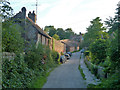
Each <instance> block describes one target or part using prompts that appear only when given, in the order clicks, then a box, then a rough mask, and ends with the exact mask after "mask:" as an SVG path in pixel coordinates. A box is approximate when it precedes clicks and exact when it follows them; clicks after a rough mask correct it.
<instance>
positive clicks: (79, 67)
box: [78, 64, 86, 80]
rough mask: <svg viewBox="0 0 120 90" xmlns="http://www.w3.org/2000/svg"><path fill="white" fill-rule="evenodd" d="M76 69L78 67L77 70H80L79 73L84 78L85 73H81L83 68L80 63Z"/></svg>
mask: <svg viewBox="0 0 120 90" xmlns="http://www.w3.org/2000/svg"><path fill="white" fill-rule="evenodd" d="M78 69H79V71H80V73H81V75H82V77H83V79H84V80H86V78H85V74H84V73H83V70H82V68H81V66H80V64H79V66H78Z"/></svg>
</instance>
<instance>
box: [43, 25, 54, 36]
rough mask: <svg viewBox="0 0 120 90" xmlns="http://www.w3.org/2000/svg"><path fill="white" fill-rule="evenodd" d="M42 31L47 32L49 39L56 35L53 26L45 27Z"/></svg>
mask: <svg viewBox="0 0 120 90" xmlns="http://www.w3.org/2000/svg"><path fill="white" fill-rule="evenodd" d="M44 31H45V32H47V33H48V34H49V35H50V36H51V37H52V36H53V35H54V34H56V29H55V28H54V26H45V29H44Z"/></svg>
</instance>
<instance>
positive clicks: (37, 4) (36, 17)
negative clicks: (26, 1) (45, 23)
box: [35, 0, 38, 22]
mask: <svg viewBox="0 0 120 90" xmlns="http://www.w3.org/2000/svg"><path fill="white" fill-rule="evenodd" d="M35 6H36V22H37V8H38V0H36V5H35Z"/></svg>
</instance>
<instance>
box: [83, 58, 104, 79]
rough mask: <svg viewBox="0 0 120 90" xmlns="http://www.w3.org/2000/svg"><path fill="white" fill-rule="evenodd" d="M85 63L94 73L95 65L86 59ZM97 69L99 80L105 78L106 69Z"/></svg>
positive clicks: (99, 67) (98, 67)
mask: <svg viewBox="0 0 120 90" xmlns="http://www.w3.org/2000/svg"><path fill="white" fill-rule="evenodd" d="M84 61H85V63H86V64H87V66H88V68H89V69H90V70H91V71H92V69H93V64H92V63H91V62H90V61H88V60H87V58H85V59H84ZM96 67H97V75H98V76H99V78H105V72H104V71H103V70H104V68H103V67H101V66H96Z"/></svg>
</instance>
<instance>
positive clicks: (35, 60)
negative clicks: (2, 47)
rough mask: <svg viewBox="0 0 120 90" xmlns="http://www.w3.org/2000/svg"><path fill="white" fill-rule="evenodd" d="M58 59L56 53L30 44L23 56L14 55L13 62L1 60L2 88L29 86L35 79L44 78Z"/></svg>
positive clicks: (44, 47) (39, 45)
mask: <svg viewBox="0 0 120 90" xmlns="http://www.w3.org/2000/svg"><path fill="white" fill-rule="evenodd" d="M58 59H59V55H58V53H57V52H55V51H51V50H50V49H49V48H48V47H46V46H43V45H41V44H38V47H36V45H35V44H32V45H31V46H30V47H29V49H27V50H26V53H25V55H23V54H16V57H15V59H14V60H8V59H3V68H2V72H3V73H2V74H3V80H2V81H3V88H26V87H29V86H31V83H32V82H33V81H34V80H36V78H37V77H42V76H43V77H44V75H46V72H47V71H48V70H49V69H50V68H53V67H56V66H57V64H58ZM41 73H42V74H41ZM40 75H42V76H40Z"/></svg>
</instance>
